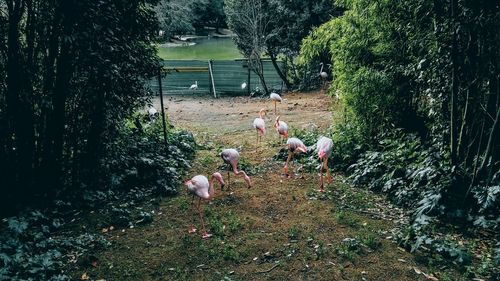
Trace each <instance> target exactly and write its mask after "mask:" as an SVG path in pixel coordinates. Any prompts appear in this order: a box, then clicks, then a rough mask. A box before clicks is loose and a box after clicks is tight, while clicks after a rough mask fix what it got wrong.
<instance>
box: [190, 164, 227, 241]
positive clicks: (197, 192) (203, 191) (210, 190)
mask: <svg viewBox="0 0 500 281" xmlns="http://www.w3.org/2000/svg"><path fill="white" fill-rule="evenodd" d="M215 181H218V182H219V184H220V186H221V189H222V188H223V187H224V179H223V178H222V175H221V174H220V173H213V174H212V177H211V178H210V182H209V181H208V179H207V177H205V176H202V175H197V176H194V177H193V178H192V179H190V180H187V181H185V182H184V184H185V185H186V186H187V190H188V192H189V193H190V194H192V195H193V200H192V201H191V205H193V203H194V197H195V196H198V204H197V205H196V209H197V210H198V213H199V214H200V220H201V227H202V228H203V234H202V236H201V237H202V238H203V239H207V238H209V237H210V236H212V234H208V233H207V231H206V229H205V222H204V221H203V214H202V210H201V209H200V203H201V199H204V200H212V199H213V198H214V194H215V189H214V182H215ZM188 232H189V233H195V232H196V228H195V227H194V224H193V225H191V228H190V229H189V231H188Z"/></svg>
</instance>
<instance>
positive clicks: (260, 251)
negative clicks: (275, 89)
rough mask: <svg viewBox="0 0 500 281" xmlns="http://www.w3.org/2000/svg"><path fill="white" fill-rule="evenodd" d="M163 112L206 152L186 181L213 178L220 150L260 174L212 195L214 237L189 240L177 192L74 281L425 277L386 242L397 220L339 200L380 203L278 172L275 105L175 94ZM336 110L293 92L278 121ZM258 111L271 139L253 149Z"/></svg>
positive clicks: (111, 235)
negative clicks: (232, 152)
mask: <svg viewBox="0 0 500 281" xmlns="http://www.w3.org/2000/svg"><path fill="white" fill-rule="evenodd" d="M167 106H168V113H169V116H170V118H171V120H172V122H173V124H174V125H175V126H176V127H182V128H186V129H189V130H191V131H193V133H194V134H195V137H196V140H197V142H198V143H199V144H200V145H201V147H202V148H203V149H202V150H200V151H198V152H197V158H196V160H195V163H194V165H193V168H192V170H191V172H190V176H194V175H197V174H204V175H209V174H211V173H213V172H215V171H216V170H217V168H218V167H219V166H220V165H221V164H222V160H221V159H220V158H219V157H218V156H217V151H218V150H219V149H220V148H222V147H226V148H230V147H235V148H239V149H240V151H241V152H240V153H241V156H242V161H243V162H245V164H246V165H248V167H252V168H255V171H256V173H255V175H253V176H252V181H253V187H252V188H251V189H247V188H246V187H245V183H244V181H243V180H242V179H240V178H238V179H235V178H234V177H233V176H232V177H231V179H232V193H229V192H228V191H220V190H219V189H216V199H215V200H214V201H213V202H210V203H208V204H204V205H203V207H204V209H205V217H206V222H207V228H208V229H209V231H210V232H211V233H212V234H213V237H211V238H210V239H208V240H203V239H201V237H200V234H199V233H197V234H188V232H187V230H188V227H189V226H190V224H191V223H192V222H194V223H195V225H197V226H198V225H199V221H198V217H197V215H196V212H195V210H194V209H193V208H192V206H190V198H189V197H188V196H186V193H185V189H184V187H180V188H181V189H182V192H181V195H180V196H178V197H175V198H171V199H165V200H163V201H162V202H161V204H160V206H159V208H158V210H157V211H156V212H155V214H156V216H155V217H154V221H153V222H152V223H151V224H149V225H147V226H143V227H140V228H134V229H116V230H113V231H109V232H108V233H106V235H107V236H108V239H109V240H110V241H112V246H111V247H110V248H108V249H107V250H105V251H104V252H102V253H98V254H97V255H98V257H99V260H100V263H99V266H98V267H96V268H82V269H81V270H79V271H78V272H76V273H75V277H78V276H81V274H83V273H84V272H86V273H87V274H88V275H89V276H91V278H93V279H100V278H102V279H106V280H425V278H424V277H422V275H417V274H416V273H415V271H414V269H413V268H414V267H419V268H420V269H421V270H422V271H425V267H423V266H421V265H417V264H416V262H415V260H414V257H413V256H412V255H410V254H409V253H407V252H406V251H404V250H403V249H401V248H398V247H397V245H396V244H395V243H393V242H392V241H390V240H386V239H385V238H386V236H387V233H389V232H390V229H391V228H392V227H394V222H392V221H391V220H390V219H383V218H377V217H373V216H370V215H368V214H362V213H357V212H352V211H348V210H343V208H344V207H345V206H344V204H341V203H340V202H341V200H343V199H341V198H351V197H353V198H355V199H356V200H353V201H352V202H358V203H359V204H368V203H369V202H379V201H380V200H381V199H380V198H379V197H376V196H375V195H373V194H365V193H366V192H365V193H363V194H364V195H363V196H364V197H362V196H357V194H358V190H357V189H355V188H352V187H350V186H346V185H345V184H343V183H342V177H341V176H336V177H335V180H334V181H333V183H332V184H329V185H328V186H327V187H326V188H327V190H328V192H327V193H326V194H318V193H317V192H316V191H315V189H316V187H317V183H318V177H317V175H316V174H311V173H306V174H305V177H304V178H294V179H287V178H284V177H283V176H282V175H281V170H282V167H283V163H282V162H278V161H276V160H273V155H275V154H276V152H277V151H278V150H279V149H280V147H282V146H283V145H279V144H278V137H277V134H276V132H275V131H274V129H273V127H272V124H273V120H274V117H275V116H274V114H273V113H272V109H273V107H274V105H273V103H272V102H271V101H269V100H267V99H249V98H246V97H236V98H221V99H217V100H214V99H211V98H200V97H197V98H188V97H176V98H169V99H167ZM332 107H333V109H334V110H335V104H334V103H333V104H332V101H331V99H330V98H329V97H326V96H324V95H322V94H319V93H308V94H289V95H286V101H285V102H284V103H282V104H278V111H279V113H278V114H280V115H281V116H282V120H283V121H285V122H287V123H288V124H289V125H290V126H292V127H294V128H299V129H301V128H318V129H319V130H325V129H326V128H327V127H328V126H329V125H330V124H331V123H332V113H331V112H330V111H329V110H330V109H331V108H332ZM261 108H267V109H268V110H269V111H268V112H269V114H268V116H267V118H266V122H267V128H268V134H267V135H266V136H265V138H264V141H263V142H262V143H260V144H256V132H255V131H254V130H253V128H252V125H251V124H252V121H253V119H254V118H255V117H257V115H258V111H259V110H260V109H261ZM222 174H223V175H224V177H227V174H226V172H225V171H224V172H222ZM349 202H351V201H349ZM358 203H356V204H358ZM352 204H354V203H352ZM351 207H353V208H356V207H357V206H351ZM360 208H361V207H360ZM96 231H98V230H96Z"/></svg>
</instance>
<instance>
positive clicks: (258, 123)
mask: <svg viewBox="0 0 500 281" xmlns="http://www.w3.org/2000/svg"><path fill="white" fill-rule="evenodd" d="M265 115H266V110H265V109H264V108H262V109H261V110H260V111H259V117H257V118H255V120H253V127H254V128H255V129H256V130H257V144H258V143H259V141H260V140H262V136H263V135H265V134H266V122H265V121H264V118H263V117H264V116H265Z"/></svg>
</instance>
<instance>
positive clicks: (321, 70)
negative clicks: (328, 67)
mask: <svg viewBox="0 0 500 281" xmlns="http://www.w3.org/2000/svg"><path fill="white" fill-rule="evenodd" d="M323 66H324V64H321V69H320V70H319V73H320V74H321V72H323Z"/></svg>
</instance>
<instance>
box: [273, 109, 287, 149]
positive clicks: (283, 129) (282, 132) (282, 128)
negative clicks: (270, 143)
mask: <svg viewBox="0 0 500 281" xmlns="http://www.w3.org/2000/svg"><path fill="white" fill-rule="evenodd" d="M274 127H275V128H276V131H277V132H278V138H279V139H280V143H281V136H283V139H287V138H288V125H287V124H286V123H285V122H283V121H280V116H279V115H278V117H276V122H275V123H274Z"/></svg>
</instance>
